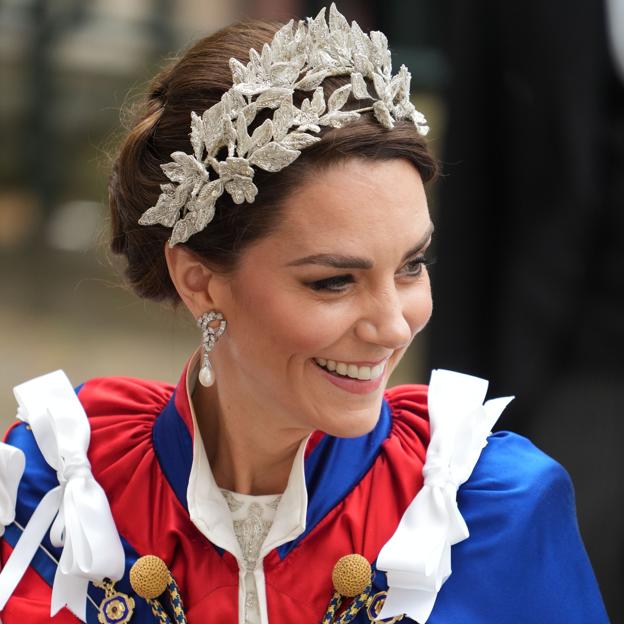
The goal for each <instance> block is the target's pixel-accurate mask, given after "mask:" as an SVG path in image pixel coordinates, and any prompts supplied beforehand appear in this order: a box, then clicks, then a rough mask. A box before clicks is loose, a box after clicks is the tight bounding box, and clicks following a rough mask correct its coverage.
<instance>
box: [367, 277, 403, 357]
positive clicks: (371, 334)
mask: <svg viewBox="0 0 624 624" xmlns="http://www.w3.org/2000/svg"><path fill="white" fill-rule="evenodd" d="M407 312H408V310H407V301H405V300H404V299H403V298H402V297H401V293H400V292H398V290H397V288H396V287H392V288H388V289H384V290H383V291H382V292H380V293H378V294H376V295H371V296H370V297H369V300H368V301H367V302H366V304H365V305H364V306H363V307H362V314H361V316H360V318H359V319H358V322H357V323H356V325H355V333H356V336H357V337H358V338H359V339H360V340H363V341H365V342H369V343H371V344H377V345H380V346H383V347H386V348H387V349H392V350H393V351H394V350H397V349H401V348H403V347H406V346H407V345H409V343H410V341H411V339H412V327H411V325H410V323H409V321H408V319H409V314H408V313H407Z"/></svg>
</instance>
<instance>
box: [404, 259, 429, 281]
mask: <svg viewBox="0 0 624 624" xmlns="http://www.w3.org/2000/svg"><path fill="white" fill-rule="evenodd" d="M430 264H432V261H430V260H428V259H427V258H425V256H416V257H415V258H412V259H411V260H408V261H407V262H406V263H405V264H404V265H403V267H402V268H401V270H400V271H399V274H400V275H407V276H410V277H417V276H418V275H420V274H421V273H422V270H423V267H425V266H429V265H430Z"/></svg>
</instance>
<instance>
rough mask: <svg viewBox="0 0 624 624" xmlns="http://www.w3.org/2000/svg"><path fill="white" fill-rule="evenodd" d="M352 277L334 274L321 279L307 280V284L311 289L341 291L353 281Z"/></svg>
mask: <svg viewBox="0 0 624 624" xmlns="http://www.w3.org/2000/svg"><path fill="white" fill-rule="evenodd" d="M353 281H354V279H353V276H352V275H334V276H332V277H327V278H325V279H322V280H316V281H314V282H308V283H307V285H308V286H309V287H310V288H311V289H312V290H326V291H330V292H341V291H343V290H345V289H346V287H347V286H348V285H349V284H351V283H353Z"/></svg>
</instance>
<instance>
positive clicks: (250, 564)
mask: <svg viewBox="0 0 624 624" xmlns="http://www.w3.org/2000/svg"><path fill="white" fill-rule="evenodd" d="M221 493H222V494H223V497H224V498H225V501H226V502H227V504H228V507H229V508H230V511H231V513H232V525H233V528H234V534H235V535H236V537H237V539H238V543H239V544H240V548H241V552H242V555H243V561H244V565H245V576H244V577H243V579H244V580H243V583H244V586H245V587H244V592H245V614H244V616H243V618H244V622H245V624H260V622H261V620H260V605H259V602H258V590H257V588H256V579H255V577H254V574H253V571H254V570H255V569H256V566H257V563H258V559H259V558H260V551H261V549H262V545H263V544H264V542H265V540H266V538H267V535H268V534H269V531H270V530H271V525H272V524H273V519H274V518H275V512H276V511H277V507H278V505H279V502H280V499H281V498H282V496H281V494H269V495H265V496H251V495H249V494H239V493H238V492H230V491H229V490H224V489H221Z"/></svg>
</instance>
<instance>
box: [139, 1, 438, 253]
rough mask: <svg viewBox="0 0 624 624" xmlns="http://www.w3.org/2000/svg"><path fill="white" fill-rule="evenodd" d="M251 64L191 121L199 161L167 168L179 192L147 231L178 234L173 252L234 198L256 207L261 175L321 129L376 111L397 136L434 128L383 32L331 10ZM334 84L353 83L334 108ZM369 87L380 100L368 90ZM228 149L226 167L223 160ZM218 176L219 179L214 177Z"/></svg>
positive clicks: (180, 160) (184, 160) (170, 186)
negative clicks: (268, 113)
mask: <svg viewBox="0 0 624 624" xmlns="http://www.w3.org/2000/svg"><path fill="white" fill-rule="evenodd" d="M249 59H250V60H249V63H247V65H243V64H242V63H241V62H240V61H238V60H236V59H235V58H231V59H230V69H231V70H232V80H233V84H232V87H231V88H230V89H229V90H228V91H226V92H225V93H224V94H223V96H222V97H221V101H220V102H218V103H217V104H215V105H214V106H211V107H210V108H209V109H207V110H205V111H204V112H203V114H202V115H201V117H200V116H199V115H197V114H196V113H195V112H192V113H191V132H190V137H191V145H192V146H193V154H186V153H184V152H173V153H172V154H171V157H172V158H173V161H172V162H169V163H167V164H165V165H161V168H162V170H163V171H164V173H165V175H166V176H167V177H168V178H169V180H171V183H167V184H162V185H161V191H162V193H161V194H160V197H159V198H158V202H157V203H156V205H155V206H153V207H151V208H149V209H148V210H146V211H145V212H144V213H143V215H142V216H141V218H140V219H139V223H140V224H141V225H154V224H157V223H159V224H162V225H164V226H166V227H172V228H173V232H172V234H171V237H170V238H169V245H170V246H171V247H173V246H174V245H176V244H177V243H183V242H186V241H187V240H188V239H189V237H190V236H192V235H193V234H196V233H197V232H200V231H201V230H203V229H204V228H205V227H206V225H207V224H208V223H209V222H210V221H211V220H212V218H213V216H214V213H215V203H216V201H217V199H218V198H219V197H220V196H221V195H222V194H223V193H224V191H225V192H227V193H229V194H230V195H231V197H232V200H233V201H234V202H235V203H237V204H242V203H243V202H245V201H247V202H253V201H254V199H255V197H256V194H257V193H258V188H257V187H256V185H255V184H254V182H253V177H254V167H258V168H260V169H263V170H264V171H273V172H274V171H280V170H281V169H284V168H285V167H287V166H288V165H290V164H291V163H292V162H293V161H294V160H295V159H296V158H297V157H298V156H299V155H300V154H301V150H302V149H304V148H306V147H308V146H309V145H312V144H313V143H315V142H316V141H319V140H320V137H319V136H316V135H317V134H318V133H319V132H320V131H321V126H331V127H333V128H341V127H343V126H345V125H347V124H349V123H351V122H352V121H354V120H355V119H357V118H358V117H359V116H360V113H363V112H365V111H372V112H373V115H374V116H375V118H376V119H377V121H378V122H379V123H380V124H381V125H382V126H384V127H386V128H392V127H393V126H394V122H395V121H397V120H400V119H409V120H411V121H412V122H413V123H414V125H415V126H416V128H417V129H418V131H419V132H420V134H421V135H423V136H424V135H426V134H427V132H428V131H429V128H428V127H427V125H426V123H427V122H426V120H425V117H424V116H423V114H422V113H420V112H418V111H417V110H416V109H415V108H414V105H413V104H412V103H411V102H410V100H409V93H410V81H411V75H410V73H409V71H408V69H407V67H405V65H401V68H400V69H399V71H398V73H396V74H395V75H394V76H393V75H392V64H391V58H390V51H389V50H388V40H387V39H386V36H385V35H384V34H383V33H381V32H377V31H372V32H371V33H370V35H366V34H365V33H364V32H363V31H362V29H361V28H360V27H359V26H358V24H357V23H356V22H352V23H351V26H349V24H348V22H347V20H346V19H345V17H344V16H343V15H342V14H341V13H340V12H339V11H338V9H337V8H336V5H335V4H333V3H332V5H331V7H330V9H329V23H328V22H327V21H326V19H325V8H323V9H322V10H321V11H320V12H319V14H318V15H317V16H316V17H315V18H310V17H309V18H307V20H299V21H298V22H297V23H296V24H295V22H294V20H291V21H290V22H288V24H286V25H285V26H283V27H282V28H281V29H280V30H279V31H278V32H277V33H275V36H274V37H273V40H272V41H271V44H270V45H269V44H265V45H264V47H263V48H262V52H261V53H259V52H258V51H257V50H255V49H253V48H252V49H251V50H250V51H249ZM328 76H350V77H351V82H350V83H349V84H346V85H344V86H342V87H340V88H338V89H336V90H335V91H334V92H333V93H332V94H331V95H330V96H329V98H328V99H327V100H325V92H324V91H323V87H322V86H321V85H322V82H323V80H325V78H327V77H328ZM365 79H368V80H369V81H370V83H372V85H373V87H374V94H370V93H369V91H368V88H367V83H366V80H365ZM296 89H298V90H300V91H312V92H313V93H312V97H311V98H306V99H304V100H303V102H302V103H301V108H297V106H296V105H295V104H294V103H293V93H294V91H295V90H296ZM351 95H352V96H353V97H354V98H355V99H356V100H365V99H367V100H373V104H372V106H367V107H363V108H359V109H357V110H342V109H343V107H344V105H345V104H346V102H347V100H348V99H349V96H351ZM267 108H268V109H272V110H273V111H274V112H273V117H272V118H268V119H266V120H265V121H264V122H263V123H262V124H261V125H260V126H258V127H257V128H256V129H255V130H254V131H253V132H252V134H251V135H250V134H249V131H248V128H249V126H250V124H251V123H252V122H253V120H254V119H255V117H256V115H257V114H258V112H259V111H261V110H263V109H267ZM222 148H227V157H226V158H225V160H218V159H217V155H218V153H219V152H220V150H221V149H222ZM210 169H211V170H212V174H213V176H212V179H211V172H210V171H209V170H210Z"/></svg>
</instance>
